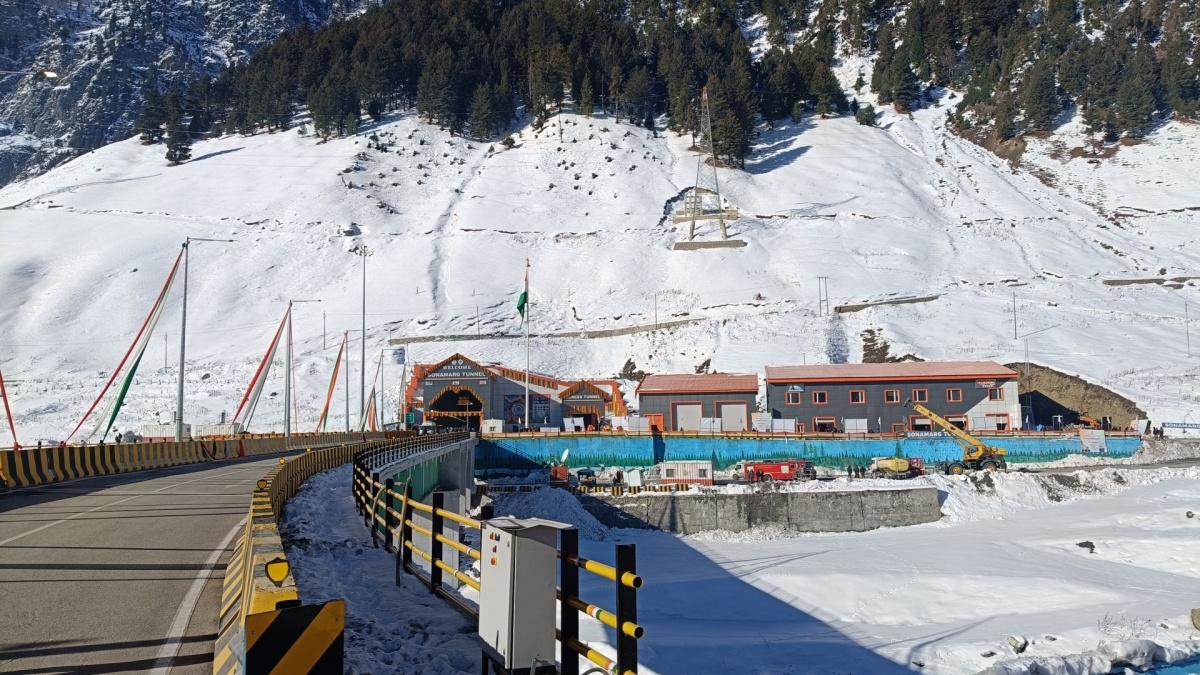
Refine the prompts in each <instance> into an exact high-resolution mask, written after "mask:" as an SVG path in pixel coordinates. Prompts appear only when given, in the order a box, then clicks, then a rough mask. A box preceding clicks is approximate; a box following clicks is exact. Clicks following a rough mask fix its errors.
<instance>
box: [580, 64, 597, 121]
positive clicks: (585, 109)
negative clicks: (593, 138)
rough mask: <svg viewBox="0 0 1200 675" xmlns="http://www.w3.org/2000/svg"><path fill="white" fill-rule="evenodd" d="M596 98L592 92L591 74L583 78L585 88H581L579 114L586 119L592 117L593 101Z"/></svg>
mask: <svg viewBox="0 0 1200 675" xmlns="http://www.w3.org/2000/svg"><path fill="white" fill-rule="evenodd" d="M595 96H596V94H595V93H594V92H593V91H592V76H591V74H590V73H589V74H587V75H584V76H583V86H581V87H580V88H579V112H580V113H581V114H582V115H583V116H584V117H591V116H592V112H593V111H592V99H593V98H595Z"/></svg>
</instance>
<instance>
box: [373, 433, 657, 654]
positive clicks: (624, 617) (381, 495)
mask: <svg viewBox="0 0 1200 675" xmlns="http://www.w3.org/2000/svg"><path fill="white" fill-rule="evenodd" d="M460 436H461V438H460ZM466 437H467V435H466V434H465V433H458V434H441V435H433V436H426V437H422V438H428V439H431V442H433V443H438V442H440V443H441V444H446V443H453V442H459V441H460V440H465V438H466ZM409 454H410V455H413V454H416V453H415V452H414V453H409ZM403 459H404V456H403V455H401V456H397V455H396V454H389V453H387V452H380V451H367V452H363V453H360V454H359V456H356V457H355V461H354V477H353V486H352V491H353V495H354V502H355V507H356V508H357V509H358V512H359V514H361V515H362V516H363V524H364V525H365V526H367V527H368V528H370V530H371V540H372V541H373V542H375V545H376V546H379V545H380V544H382V546H383V547H384V549H385V550H387V551H388V552H390V553H393V554H395V555H396V557H397V560H396V583H397V584H399V583H400V575H401V574H402V573H407V574H410V575H412V576H414V577H416V578H417V579H419V580H420V581H421V583H422V584H424V585H425V586H426V587H427V588H428V589H429V590H430V592H431V593H433V594H434V595H436V596H438V597H440V598H442V599H443V600H445V601H447V602H448V603H450V604H451V605H452V606H453V607H455V608H456V609H457V610H458V611H460V612H462V613H463V614H464V615H466V616H467V617H470V618H471V619H474V620H476V621H478V619H479V612H478V610H477V609H476V608H474V607H472V606H471V605H470V604H469V603H468V602H467V601H465V600H464V599H463V598H462V597H461V596H460V595H458V594H457V593H454V592H452V590H451V589H449V588H446V587H445V586H444V585H443V581H444V579H445V578H446V576H447V575H449V576H450V577H452V578H453V579H455V580H457V581H458V582H460V583H462V584H463V585H465V586H467V587H469V588H472V589H474V590H476V591H479V590H480V585H479V580H478V579H476V578H475V577H473V576H471V575H470V574H466V573H464V572H463V571H461V570H459V569H457V568H455V567H454V566H453V565H450V564H448V563H447V562H446V561H445V560H444V559H443V554H444V553H445V551H446V549H447V548H450V549H453V550H455V551H457V552H458V553H460V554H463V555H466V556H468V557H470V558H471V559H472V560H480V559H481V554H480V552H479V549H477V548H475V547H473V546H470V545H468V544H465V543H463V542H462V541H460V539H459V538H458V537H447V536H445V534H444V532H445V527H446V521H450V522H452V523H454V524H456V525H458V526H459V527H460V528H464V527H465V528H470V529H473V530H480V528H481V525H482V523H481V522H480V521H478V520H476V519H474V518H469V517H467V516H464V515H461V514H458V513H455V512H453V511H448V510H446V508H445V494H444V493H442V492H436V491H435V492H434V493H433V494H432V496H431V499H430V502H431V503H429V504H426V503H424V502H423V501H421V500H420V499H418V498H416V497H414V495H413V485H412V481H411V480H408V481H405V482H404V484H403V485H400V486H398V485H396V483H395V481H394V480H393V479H391V478H387V479H384V480H383V481H380V476H379V473H378V469H379V468H380V467H384V466H388V465H391V464H396V463H398V462H400V461H402V460H403ZM417 512H420V513H421V514H422V516H424V518H425V519H426V520H427V521H428V523H429V524H428V526H425V525H423V524H421V523H418V522H416V520H417V519H418V518H417V517H416V513H417ZM414 534H420V535H423V536H424V537H427V538H428V540H429V542H430V543H429V550H428V551H426V550H423V549H422V548H420V547H419V546H418V545H417V543H416V542H415V541H414V540H413V535H414ZM477 539H478V540H482V534H481V535H480V536H479V537H478V538H477ZM636 551H637V549H636V547H635V546H634V545H633V544H618V545H617V547H616V560H615V562H616V564H615V565H607V564H605V563H601V562H598V561H595V560H590V559H588V558H585V557H583V556H581V555H580V554H579V531H578V530H576V529H574V528H570V529H565V530H560V532H559V550H558V560H559V579H560V585H559V587H558V589H557V597H558V601H559V603H560V610H561V611H560V613H559V616H560V624H559V628H558V630H557V631H556V632H555V637H556V638H557V639H558V641H559V642H560V643H561V644H562V646H563V653H567V652H570V653H573V654H577V655H578V656H580V657H583V658H585V659H587V660H588V661H590V662H591V663H594V664H596V665H597V666H599V667H600V668H602V669H603V670H604V671H605V672H608V673H611V674H613V675H637V672H638V665H637V664H638V660H637V659H638V640H640V639H641V638H642V636H643V635H644V634H645V629H644V628H643V627H642V626H641V625H639V624H638V623H637V589H639V588H641V586H642V577H641V576H639V575H638V574H637V562H636V558H637V553H636ZM414 556H415V557H416V558H420V559H422V560H424V561H425V562H426V563H428V564H429V573H428V574H425V572H424V571H422V570H421V569H420V568H419V567H418V566H416V565H414V564H413V559H414ZM581 570H582V571H585V572H588V573H590V574H594V575H596V576H599V577H601V578H603V579H607V580H608V581H611V582H613V583H614V585H615V586H616V608H615V611H609V610H607V609H604V608H602V607H600V606H598V605H595V604H592V603H589V602H587V601H586V600H584V599H583V598H581V597H579V573H580V571H581ZM580 614H584V615H586V616H589V617H591V618H592V619H594V620H596V621H598V622H600V623H601V624H604V625H605V626H608V627H609V628H612V629H614V631H615V632H616V638H617V654H616V658H615V659H614V658H610V657H608V656H606V655H605V654H602V653H601V652H599V651H598V650H596V649H595V648H593V647H592V646H591V645H589V644H587V643H585V642H583V641H582V640H580V639H579V615H580ZM559 672H560V673H561V675H579V659H578V658H575V659H564V660H563V661H562V663H561V664H560V666H559Z"/></svg>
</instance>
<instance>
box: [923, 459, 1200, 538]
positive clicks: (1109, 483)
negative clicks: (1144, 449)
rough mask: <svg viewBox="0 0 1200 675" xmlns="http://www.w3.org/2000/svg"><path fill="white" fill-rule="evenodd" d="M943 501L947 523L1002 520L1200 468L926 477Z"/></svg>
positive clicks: (1199, 473)
mask: <svg viewBox="0 0 1200 675" xmlns="http://www.w3.org/2000/svg"><path fill="white" fill-rule="evenodd" d="M926 478H928V479H929V480H930V481H931V482H932V483H933V484H934V485H935V486H937V488H938V490H939V491H941V492H942V493H944V496H943V499H942V514H943V516H944V517H943V518H942V520H941V521H940V524H942V525H953V524H957V523H962V522H970V521H977V520H989V519H1002V518H1004V517H1005V516H1006V515H1009V514H1012V513H1016V512H1018V511H1028V510H1030V509H1041V508H1046V507H1049V506H1053V505H1055V504H1060V503H1063V502H1072V501H1076V500H1080V499H1091V498H1096V497H1103V496H1107V495H1115V494H1119V493H1121V492H1124V491H1125V490H1127V489H1129V488H1130V487H1134V486H1140V485H1152V484H1155V483H1159V482H1162V481H1165V480H1170V479H1173V478H1191V479H1200V468H1197V467H1191V468H1184V469H1177V468H1162V469H1150V470H1137V469H1101V470H1096V471H1075V472H1073V473H1069V474H1032V473H1019V472H1008V473H994V474H989V473H976V474H972V475H967V476H945V475H936V474H935V475H931V476H927V477H926Z"/></svg>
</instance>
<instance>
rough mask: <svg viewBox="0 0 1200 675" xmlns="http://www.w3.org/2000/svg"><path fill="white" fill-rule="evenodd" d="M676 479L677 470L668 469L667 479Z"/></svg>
mask: <svg viewBox="0 0 1200 675" xmlns="http://www.w3.org/2000/svg"><path fill="white" fill-rule="evenodd" d="M674 477H675V469H667V478H674Z"/></svg>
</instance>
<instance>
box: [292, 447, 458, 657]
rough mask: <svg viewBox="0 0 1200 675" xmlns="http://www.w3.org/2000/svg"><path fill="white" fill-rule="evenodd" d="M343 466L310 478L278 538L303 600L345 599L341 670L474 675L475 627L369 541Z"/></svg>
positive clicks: (392, 557) (307, 601) (308, 601)
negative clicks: (343, 667) (343, 666)
mask: <svg viewBox="0 0 1200 675" xmlns="http://www.w3.org/2000/svg"><path fill="white" fill-rule="evenodd" d="M349 484H350V466H349V465H346V466H342V467H339V468H337V469H333V470H331V471H326V472H324V473H320V474H317V475H316V476H313V477H312V478H310V479H309V480H308V481H306V482H305V483H304V485H303V486H301V488H300V491H299V492H298V493H297V494H296V496H295V497H293V498H292V499H291V500H290V501H289V502H288V508H287V511H286V512H285V514H284V517H283V522H282V523H281V524H280V534H281V535H282V537H283V541H284V545H285V549H286V552H287V557H288V562H289V563H291V567H292V574H293V575H294V576H295V578H296V586H297V587H298V588H299V591H300V597H301V598H303V600H304V602H306V603H316V602H324V601H326V600H333V599H337V598H344V599H345V600H346V652H345V653H346V656H345V664H346V669H347V673H351V674H357V675H391V674H392V673H405V675H474V674H475V673H478V672H479V644H478V642H476V639H475V636H474V628H473V627H472V626H471V623H470V621H468V620H467V619H466V618H465V617H463V616H462V615H461V614H459V613H458V612H456V611H455V610H454V609H453V608H452V607H451V606H450V605H449V604H447V603H446V601H445V600H442V599H440V598H438V597H436V596H434V595H432V594H430V593H429V590H428V589H426V588H425V586H423V585H422V584H421V582H420V581H418V580H416V579H414V578H413V577H411V576H409V575H401V579H400V582H401V583H400V585H399V586H396V585H395V573H396V559H395V557H394V556H392V555H390V554H388V553H387V552H385V551H384V550H383V549H376V548H374V547H373V546H372V544H371V537H370V535H369V534H368V531H367V529H366V528H365V527H364V526H363V524H362V519H361V518H359V517H358V514H356V513H355V511H354V502H353V500H352V499H351V498H350V495H349V493H348V492H347V491H346V486H347V485H349Z"/></svg>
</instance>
